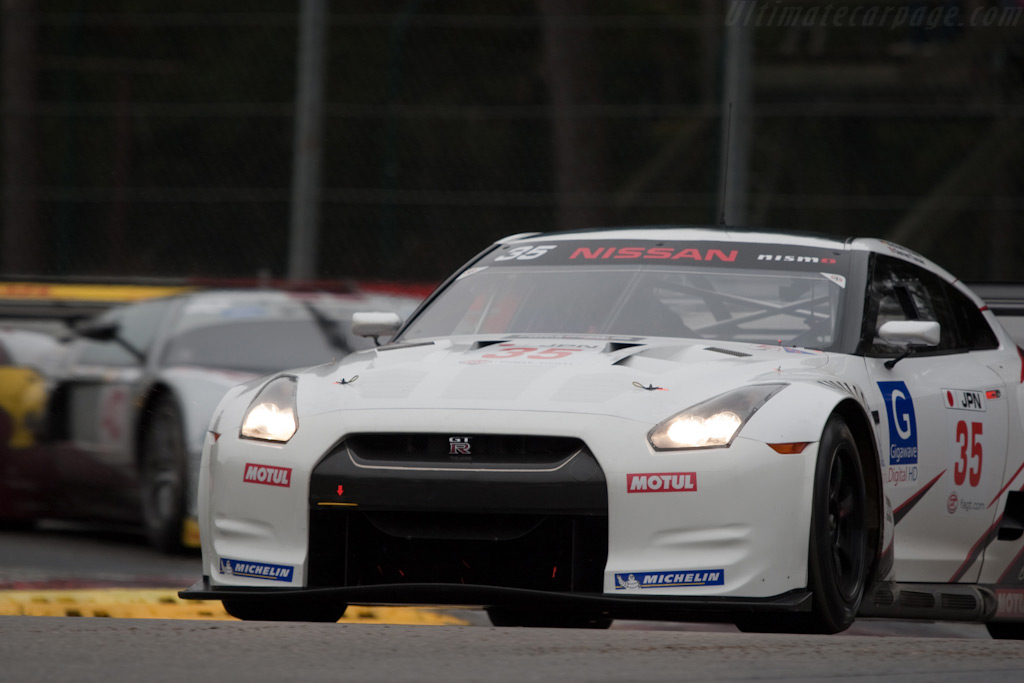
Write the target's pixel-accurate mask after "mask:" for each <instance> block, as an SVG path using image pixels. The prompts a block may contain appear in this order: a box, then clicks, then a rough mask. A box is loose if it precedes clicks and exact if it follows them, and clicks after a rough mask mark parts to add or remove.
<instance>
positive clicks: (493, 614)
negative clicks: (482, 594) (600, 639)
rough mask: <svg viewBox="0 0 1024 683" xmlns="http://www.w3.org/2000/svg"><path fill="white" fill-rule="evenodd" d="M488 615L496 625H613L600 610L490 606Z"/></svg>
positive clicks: (581, 626)
mask: <svg viewBox="0 0 1024 683" xmlns="http://www.w3.org/2000/svg"><path fill="white" fill-rule="evenodd" d="M487 616H488V618H489V619H490V620H491V624H493V625H494V626H527V627H532V628H542V627H547V628H595V629H602V628H608V627H609V626H611V625H612V618H611V617H609V616H606V615H604V614H601V613H600V612H571V611H558V612H552V611H546V610H526V609H517V608H509V607H488V608H487Z"/></svg>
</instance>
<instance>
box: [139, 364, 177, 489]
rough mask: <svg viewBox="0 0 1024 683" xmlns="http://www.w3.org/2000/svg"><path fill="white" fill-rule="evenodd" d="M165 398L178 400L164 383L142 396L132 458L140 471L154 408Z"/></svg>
mask: <svg viewBox="0 0 1024 683" xmlns="http://www.w3.org/2000/svg"><path fill="white" fill-rule="evenodd" d="M165 396H170V397H171V399H172V400H174V401H177V400H178V399H177V397H176V396H175V393H174V390H173V389H171V387H170V386H169V385H167V384H165V383H163V382H156V383H155V384H153V385H152V386H151V387H149V388H148V389H147V390H146V392H145V393H144V394H143V395H142V405H140V406H139V417H138V428H137V429H136V430H135V439H134V443H133V444H132V445H133V451H134V452H133V453H132V458H133V460H134V461H135V467H136V468H137V469H138V470H139V471H141V469H142V455H143V452H144V451H145V447H146V432H147V431H148V430H149V428H150V422H151V421H152V420H153V407H154V406H155V405H156V404H157V402H158V401H160V400H161V399H163V398H164V397H165Z"/></svg>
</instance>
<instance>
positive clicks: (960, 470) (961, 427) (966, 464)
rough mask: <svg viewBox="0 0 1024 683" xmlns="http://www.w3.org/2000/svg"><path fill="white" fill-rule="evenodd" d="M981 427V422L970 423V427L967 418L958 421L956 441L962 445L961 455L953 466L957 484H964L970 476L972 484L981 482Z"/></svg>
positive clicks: (954, 478)
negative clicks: (979, 438)
mask: <svg viewBox="0 0 1024 683" xmlns="http://www.w3.org/2000/svg"><path fill="white" fill-rule="evenodd" d="M981 427H982V424H981V423H980V422H972V423H970V427H969V428H968V425H967V422H966V421H965V420H960V421H959V422H957V423H956V442H957V444H958V445H959V446H960V457H959V458H958V459H957V461H956V465H955V466H954V467H953V481H954V482H955V483H956V485H957V486H962V485H963V483H964V481H965V480H967V478H968V476H969V477H970V481H971V486H977V485H978V484H979V483H980V482H981V441H979V440H978V437H980V436H981ZM968 446H969V447H970V448H969V450H968Z"/></svg>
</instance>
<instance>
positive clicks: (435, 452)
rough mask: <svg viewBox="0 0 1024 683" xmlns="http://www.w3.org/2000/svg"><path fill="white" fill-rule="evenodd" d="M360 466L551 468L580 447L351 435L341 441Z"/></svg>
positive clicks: (491, 437)
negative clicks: (382, 464) (462, 465)
mask: <svg viewBox="0 0 1024 683" xmlns="http://www.w3.org/2000/svg"><path fill="white" fill-rule="evenodd" d="M345 446H347V447H348V450H349V453H350V454H351V455H352V458H353V459H354V460H355V461H356V462H359V463H362V464H374V463H377V464H380V463H388V464H396V465H403V464H405V465H414V464H424V463H429V464H432V465H452V464H454V465H461V464H466V463H473V464H474V465H509V466H516V467H529V466H553V465H557V464H559V463H561V462H564V461H565V460H567V459H568V458H570V457H571V456H572V455H573V454H574V453H576V452H577V451H579V450H580V449H581V448H583V442H582V441H580V440H579V439H575V438H571V437H561V436H523V435H520V434H480V435H474V434H472V433H458V434H455V433H451V434H424V433H420V434H353V435H352V436H349V437H348V438H347V439H346V440H345Z"/></svg>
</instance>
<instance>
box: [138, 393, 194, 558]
mask: <svg viewBox="0 0 1024 683" xmlns="http://www.w3.org/2000/svg"><path fill="white" fill-rule="evenodd" d="M187 463H188V453H187V450H186V448H185V436H184V433H183V427H182V420H181V410H180V409H179V408H178V404H177V402H176V401H175V400H174V398H172V397H171V396H169V395H164V396H161V397H160V398H158V399H157V400H156V402H155V403H154V405H153V407H152V411H151V414H150V416H149V420H148V422H147V423H146V426H145V432H144V435H143V442H142V456H141V462H140V468H141V471H140V478H141V480H142V517H143V520H144V521H145V524H146V534H147V535H148V536H149V541H150V543H151V544H152V545H153V546H154V547H155V548H157V549H159V550H161V551H163V552H165V553H173V552H179V551H181V550H182V544H181V534H182V524H183V523H184V519H185V487H186V486H187V485H188V482H187V478H188V476H187V474H186V473H187V471H188V470H187Z"/></svg>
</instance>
